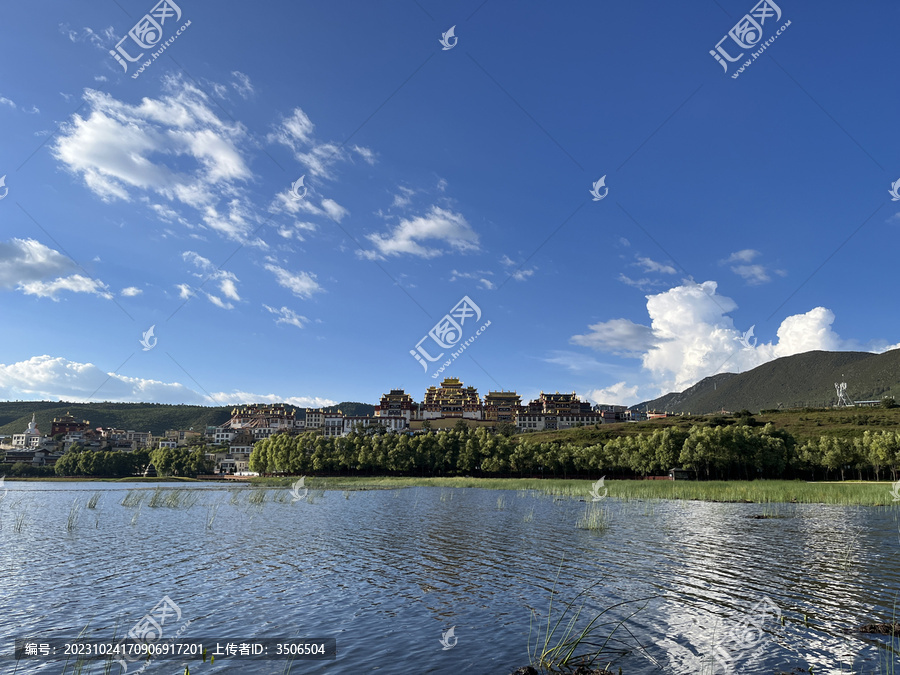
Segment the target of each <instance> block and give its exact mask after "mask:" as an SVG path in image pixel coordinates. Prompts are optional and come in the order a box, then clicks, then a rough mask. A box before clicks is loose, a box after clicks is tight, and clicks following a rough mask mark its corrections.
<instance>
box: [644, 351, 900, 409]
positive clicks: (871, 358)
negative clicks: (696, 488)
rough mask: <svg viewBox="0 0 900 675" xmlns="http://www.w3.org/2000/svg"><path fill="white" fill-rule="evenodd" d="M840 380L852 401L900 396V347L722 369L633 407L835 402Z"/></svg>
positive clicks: (818, 353)
mask: <svg viewBox="0 0 900 675" xmlns="http://www.w3.org/2000/svg"><path fill="white" fill-rule="evenodd" d="M835 382H846V383H847V395H848V396H849V397H850V398H851V399H852V400H857V401H861V400H873V399H881V398H882V397H884V396H893V397H894V398H898V399H900V349H896V350H893V351H889V352H885V353H884V354H872V353H870V352H823V351H813V352H805V353H803V354H795V355H794V356H786V357H784V358H780V359H776V360H774V361H770V362H768V363H764V364H763V365H761V366H758V367H756V368H754V369H753V370H748V371H747V372H745V373H739V374H734V373H723V374H721V375H715V376H713V377H707V378H706V379H704V380H701V381H700V382H698V383H697V384H695V385H694V386H693V387H691V388H689V389H686V390H685V391H683V392H681V393H673V394H667V395H665V396H662V397H660V398H657V399H654V400H652V401H646V402H644V403H640V404H638V405H636V406H633V407H634V408H637V409H640V410H644V409H645V408H646V409H649V410H662V411H668V412H679V413H680V412H685V413H693V414H701V415H702V414H706V413H712V412H717V411H720V410H723V409H724V410H730V411H734V410H744V409H746V410H751V411H758V410H764V409H769V408H771V409H778V408H782V409H784V408H800V407H825V406H831V405H834V404H835V403H836V401H837V397H836V395H835V391H834V383H835Z"/></svg>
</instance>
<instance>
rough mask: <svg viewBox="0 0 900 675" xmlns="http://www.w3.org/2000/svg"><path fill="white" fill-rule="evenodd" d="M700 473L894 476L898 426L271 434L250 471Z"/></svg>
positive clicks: (898, 460)
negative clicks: (550, 437)
mask: <svg viewBox="0 0 900 675" xmlns="http://www.w3.org/2000/svg"><path fill="white" fill-rule="evenodd" d="M676 467H678V468H686V469H692V470H694V471H696V473H697V476H698V477H699V478H703V479H724V480H728V479H742V480H746V479H752V478H773V479H774V478H806V479H811V480H819V479H821V480H827V479H829V478H836V477H840V478H841V479H844V478H846V477H848V476H852V477H858V478H860V479H863V478H875V479H876V480H877V479H881V477H882V475H885V474H886V472H889V473H890V475H891V477H892V479H893V480H896V476H897V470H898V468H900V432H896V431H880V432H872V431H866V432H865V433H864V434H863V435H862V436H859V437H856V438H840V437H834V436H822V437H821V438H819V439H817V440H812V441H808V442H806V443H802V444H799V443H797V441H796V439H795V438H794V437H793V436H792V435H791V434H790V433H788V432H786V431H784V430H780V429H776V428H775V427H774V426H773V425H772V424H771V423H770V424H766V425H765V426H756V425H754V422H753V420H752V419H749V420H744V421H743V422H742V423H741V424H737V425H732V426H708V425H694V426H692V427H690V429H687V430H685V429H677V428H671V427H670V428H665V429H658V430H656V431H653V432H652V433H640V434H634V435H622V436H617V437H615V438H612V439H610V440H608V441H605V442H598V443H594V444H583V445H578V444H574V443H571V442H561V441H551V442H536V441H533V440H531V439H530V438H528V436H527V435H519V436H514V437H508V436H505V435H502V434H493V433H490V432H489V431H488V430H486V429H483V428H480V429H476V430H470V429H468V428H466V427H465V424H464V423H463V424H461V425H457V427H456V428H454V429H450V430H446V431H438V432H431V431H428V432H426V433H421V434H415V435H409V434H387V433H375V434H370V433H362V432H359V433H353V434H350V435H349V436H344V437H328V438H326V437H323V436H321V435H319V434H318V433H316V432H304V433H300V434H297V435H290V434H277V435H275V436H271V437H269V438H267V439H265V440H262V441H259V442H257V443H256V444H255V445H254V446H253V451H252V453H251V455H250V470H251V471H258V472H259V473H261V474H280V473H283V474H294V475H300V474H304V473H317V472H321V473H331V472H335V473H365V474H397V475H419V476H448V475H485V476H487V475H490V476H514V475H518V476H546V477H563V478H565V477H574V476H584V477H587V476H598V475H601V474H605V475H609V476H619V477H640V476H650V475H664V474H667V473H668V471H669V470H670V469H672V468H676Z"/></svg>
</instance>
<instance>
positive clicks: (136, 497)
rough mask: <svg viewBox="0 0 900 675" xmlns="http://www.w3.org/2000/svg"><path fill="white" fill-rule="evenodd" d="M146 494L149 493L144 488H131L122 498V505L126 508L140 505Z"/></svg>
mask: <svg viewBox="0 0 900 675" xmlns="http://www.w3.org/2000/svg"><path fill="white" fill-rule="evenodd" d="M146 496H147V493H146V492H145V491H143V490H129V491H128V493H127V494H126V495H125V496H124V497H123V498H122V506H124V507H126V508H133V507H135V506H140V505H141V504H142V503H143V501H144V498H145V497H146Z"/></svg>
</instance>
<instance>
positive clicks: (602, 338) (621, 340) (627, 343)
mask: <svg viewBox="0 0 900 675" xmlns="http://www.w3.org/2000/svg"><path fill="white" fill-rule="evenodd" d="M588 328H589V329H590V331H591V332H590V333H587V334H586V335H573V336H572V338H571V340H570V341H571V342H572V344H576V345H581V346H582V347H590V348H591V349H596V350H597V351H603V352H612V353H613V354H638V353H640V352H643V351H646V350H647V349H649V348H650V347H651V346H652V345H653V344H654V342H653V331H652V330H651V329H650V328H648V327H647V326H642V325H640V324H637V323H634V322H633V321H629V320H628V319H612V320H611V321H601V322H600V323H595V324H591V325H590V326H588Z"/></svg>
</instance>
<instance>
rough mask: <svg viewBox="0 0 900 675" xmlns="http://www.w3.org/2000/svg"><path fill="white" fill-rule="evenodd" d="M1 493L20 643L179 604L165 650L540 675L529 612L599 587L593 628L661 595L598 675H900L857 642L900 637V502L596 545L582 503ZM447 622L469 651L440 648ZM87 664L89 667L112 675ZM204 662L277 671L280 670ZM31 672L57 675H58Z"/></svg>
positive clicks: (371, 495)
mask: <svg viewBox="0 0 900 675" xmlns="http://www.w3.org/2000/svg"><path fill="white" fill-rule="evenodd" d="M6 486H7V487H8V488H9V492H8V493H7V495H6V497H5V498H4V499H3V500H2V501H0V541H2V547H0V569H2V570H3V583H2V585H0V609H2V611H0V634H2V635H4V636H8V637H12V636H18V637H51V636H74V635H77V634H78V633H80V632H81V631H83V630H84V631H85V635H87V636H91V637H97V638H105V639H112V638H113V637H114V636H119V637H121V636H122V635H123V634H124V633H126V632H127V631H128V630H129V629H130V628H131V627H132V626H133V625H134V624H135V623H136V622H137V621H138V620H139V619H141V617H142V616H144V615H145V614H146V613H147V612H148V611H149V610H150V608H152V607H154V606H155V605H156V604H157V603H158V602H159V601H160V599H161V598H163V597H164V596H168V597H169V598H171V599H172V600H173V601H174V602H176V603H177V604H178V606H179V608H180V609H181V612H182V618H181V622H179V624H174V623H173V624H171V628H170V624H168V623H167V624H166V626H165V628H164V635H171V634H173V633H174V631H175V630H176V629H177V628H178V625H180V623H183V622H184V621H187V620H190V621H191V624H190V626H189V627H188V628H187V629H186V631H185V633H184V634H183V637H190V638H200V637H202V638H205V639H211V640H213V641H215V640H216V639H219V640H225V639H228V638H230V639H232V640H234V639H239V638H253V637H271V638H281V637H334V638H336V639H337V646H338V658H337V659H336V660H335V661H332V662H305V663H300V662H298V663H295V666H294V668H293V671H292V672H295V673H297V672H303V673H319V672H354V670H355V669H357V668H364V669H366V670H368V669H374V668H379V669H380V670H381V671H383V672H388V673H407V672H416V673H459V672H467V673H476V674H477V673H485V674H490V675H498V674H500V675H502V674H505V673H509V672H511V671H512V670H514V669H515V668H517V667H520V666H523V665H526V664H527V663H528V644H529V621H530V619H531V617H532V612H534V616H535V618H536V619H537V622H536V625H543V626H545V625H546V619H547V611H548V601H549V598H550V593H551V591H552V589H553V588H554V584H555V586H556V596H555V597H556V599H555V600H554V603H555V605H554V609H555V610H561V609H562V608H563V606H564V604H565V603H566V602H567V601H570V600H572V599H573V598H575V596H576V594H577V593H578V592H580V591H586V593H585V594H584V596H583V598H582V599H584V600H585V603H586V604H585V607H584V610H583V612H582V616H583V617H585V618H589V617H593V615H595V614H597V613H599V612H601V611H603V610H604V609H607V608H609V607H611V606H613V605H615V604H616V603H619V602H623V601H630V600H631V601H633V600H637V599H639V598H652V599H650V600H649V601H647V602H646V603H639V604H638V605H634V604H629V605H625V606H621V607H617V608H614V609H612V610H610V611H609V612H608V614H607V615H605V617H604V620H607V621H608V622H611V623H608V625H606V626H605V627H604V628H603V630H604V631H605V632H606V633H609V632H610V631H612V630H613V628H615V627H616V622H619V621H621V620H622V619H624V618H625V617H627V616H628V615H629V614H630V613H632V612H633V611H634V610H635V609H637V607H638V606H644V605H645V606H644V608H643V609H642V610H641V611H639V612H638V613H637V614H635V615H634V616H633V617H631V618H630V619H629V620H628V621H627V623H626V624H624V625H623V626H622V627H620V628H618V629H617V630H616V632H615V634H614V635H613V639H612V640H610V642H609V643H608V645H607V647H608V648H609V650H610V654H609V656H608V658H604V662H603V663H601V664H599V665H600V666H605V665H606V663H607V662H609V661H611V662H613V669H614V670H617V669H618V667H621V668H622V672H623V673H624V674H625V675H632V674H634V673H653V672H657V673H659V672H664V673H678V674H684V675H688V674H692V673H699V672H704V673H710V674H714V673H723V672H728V671H726V668H730V672H740V673H745V672H746V673H753V672H759V673H772V672H774V671H776V670H784V671H790V670H791V669H793V668H795V667H798V666H802V667H808V666H809V665H812V666H814V670H815V672H816V673H830V672H856V673H874V672H891V671H890V670H888V669H887V668H886V665H887V664H889V662H890V660H891V659H890V658H889V655H888V653H887V652H886V651H885V650H884V649H882V648H881V645H884V644H885V639H884V638H882V639H880V640H879V639H870V636H861V635H859V634H857V633H853V632H848V631H847V629H849V628H852V627H854V626H858V625H861V624H863V623H867V622H870V621H878V622H883V621H892V620H893V616H894V610H893V603H894V601H895V597H896V594H897V591H898V589H900V584H898V575H900V566H898V565H897V563H896V560H897V556H896V555H895V553H896V551H897V547H898V539H897V537H898V534H897V519H896V513H897V512H896V509H894V508H893V507H890V508H853V507H838V506H805V505H804V506H799V505H781V506H779V507H777V509H776V511H775V513H772V512H767V515H777V516H779V517H775V518H764V519H754V518H751V517H749V516H753V515H759V514H762V513H764V512H765V511H766V509H767V508H768V509H771V507H762V506H759V505H751V504H710V503H699V502H644V501H633V502H618V501H616V500H613V499H611V498H610V499H607V500H606V501H605V503H604V506H605V507H606V508H608V509H609V513H610V521H611V522H610V526H609V528H608V529H606V530H601V531H591V530H581V529H578V528H576V527H575V523H576V521H577V520H578V519H579V517H580V516H581V515H582V514H583V513H584V510H585V508H586V507H587V504H586V503H583V502H580V501H578V500H573V499H560V498H554V497H550V496H546V495H542V494H538V493H532V492H524V491H520V492H514V491H508V492H497V491H490V490H478V489H455V490H451V489H447V488H443V489H442V488H407V489H403V490H379V491H361V492H341V491H329V492H325V493H321V492H319V493H316V492H314V491H310V493H309V496H308V498H307V499H306V500H301V501H292V499H291V493H290V490H289V488H283V489H278V490H276V489H269V490H267V491H264V492H260V491H259V490H258V489H254V488H250V487H248V486H234V485H225V486H222V485H220V484H200V483H198V484H192V485H191V486H179V488H173V487H172V486H171V484H163V486H162V488H163V489H161V490H159V491H157V490H155V489H154V486H149V487H148V486H147V484H144V483H142V484H133V485H129V484H122V483H116V484H106V483H16V482H10V481H7V483H6ZM175 489H180V490H181V492H180V493H179V494H178V495H176V496H173V491H174V490H175ZM98 494H99V496H96V495H98ZM254 495H255V496H254ZM261 495H262V496H263V497H264V498H262V499H261V498H260V497H261ZM92 497H93V498H94V501H96V504H95V508H87V506H88V502H89V501H90V500H91V499H92ZM498 497H501V499H498ZM123 502H124V503H125V505H123ZM73 504H74V508H73ZM167 504H168V505H167ZM73 514H74V515H73ZM73 518H74V522H73ZM579 606H580V600H579ZM576 608H577V607H576ZM450 627H455V628H454V635H455V637H456V638H457V642H456V643H455V646H453V647H452V648H449V649H445V648H444V647H445V646H446V643H444V644H442V643H441V637H442V635H443V634H444V632H445V631H447V630H448V629H449V628H450ZM864 637H865V638H866V639H863V638H864ZM535 638H536V632H532V633H531V642H532V645H533V643H534V640H535ZM0 649H2V650H3V651H4V652H8V651H9V644H8V643H4V644H2V647H0ZM23 663H24V662H23ZM94 663H95V664H97V665H95V666H94V670H93V671H89V670H86V671H85V672H98V673H99V672H102V668H101V666H100V665H99V662H94ZM0 664H2V665H0V670H2V671H3V672H7V670H9V671H10V672H11V671H12V668H9V669H8V668H7V667H8V666H10V665H11V664H12V661H10V660H6V659H5V660H3V661H2V662H0ZM184 665H185V664H184V663H180V664H179V662H178V661H174V660H167V661H156V662H154V663H151V665H150V667H149V668H148V669H147V670H145V671H144V672H147V673H176V672H177V673H180V672H183V670H184ZM190 665H191V672H192V673H201V674H202V673H225V672H234V673H273V672H278V673H281V672H282V671H283V669H284V666H285V662H280V661H277V662H271V661H270V662H259V661H257V662H254V661H243V662H240V663H235V662H231V663H229V662H227V661H219V662H217V663H216V664H215V665H210V664H209V663H206V664H203V663H200V662H192V663H190ZM19 668H20V670H19V672H41V673H57V672H62V662H54V663H52V664H44V665H38V664H37V663H36V662H28V663H25V665H24V666H23V665H22V663H20V665H19ZM842 668H843V670H842ZM70 669H71V665H70ZM70 672H71V670H70ZM112 672H117V668H114V669H113V670H112Z"/></svg>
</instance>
